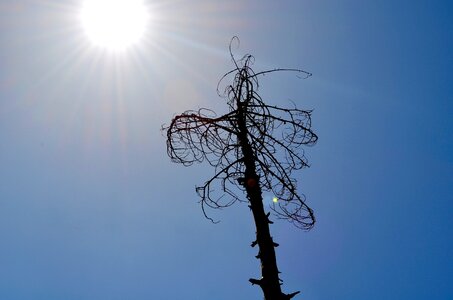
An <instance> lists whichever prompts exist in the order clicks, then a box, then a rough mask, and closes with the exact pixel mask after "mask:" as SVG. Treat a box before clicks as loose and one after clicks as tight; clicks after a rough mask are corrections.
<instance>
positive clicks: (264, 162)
mask: <svg viewBox="0 0 453 300" xmlns="http://www.w3.org/2000/svg"><path fill="white" fill-rule="evenodd" d="M234 41H238V39H237V38H236V37H235V38H233V39H232V41H231V43H230V47H229V51H230V55H231V59H232V61H233V63H234V66H235V67H234V69H233V70H231V71H229V72H228V73H226V74H225V75H224V76H223V77H222V78H221V79H220V81H219V84H218V86H217V92H218V94H219V96H221V97H223V98H225V99H226V103H227V106H228V113H226V114H224V115H221V116H217V115H216V114H215V113H214V112H213V111H212V110H209V109H205V108H203V109H200V110H198V111H186V112H184V113H182V114H180V115H177V116H175V117H174V118H173V120H172V121H171V124H170V125H169V126H163V128H162V129H163V130H165V131H166V134H167V153H168V155H169V157H170V158H171V160H172V161H173V162H177V163H181V164H183V165H185V166H190V165H192V164H193V163H194V162H203V161H207V162H208V163H209V164H210V165H211V166H213V167H214V169H215V174H214V176H212V177H211V178H210V179H209V180H207V181H206V182H205V183H204V184H203V185H202V186H199V187H197V188H196V191H197V193H198V195H199V196H200V198H201V201H200V202H201V207H202V211H203V213H204V215H205V217H207V218H208V219H210V220H211V221H213V222H214V220H213V219H212V218H210V217H209V216H208V215H207V212H206V207H211V208H223V207H228V206H231V205H232V204H234V203H235V202H237V201H240V202H246V201H244V200H242V199H241V197H240V195H243V194H244V193H245V194H246V196H247V199H248V204H249V207H250V209H251V211H252V213H253V218H254V221H255V225H256V240H255V241H253V242H252V244H251V246H252V247H255V246H256V245H258V248H259V252H258V255H257V256H256V258H258V259H259V260H260V262H261V273H262V278H261V279H253V278H252V279H250V280H249V281H250V282H251V283H252V284H253V285H255V284H256V285H259V286H260V287H261V289H262V291H263V294H264V298H265V299H266V300H283V299H291V298H292V297H294V296H295V295H296V294H298V293H299V292H295V293H291V294H284V293H283V292H282V291H281V280H280V278H279V273H280V272H279V271H278V268H277V260H276V255H275V247H277V246H278V244H277V243H275V242H274V241H273V239H272V237H271V235H270V230H269V224H272V221H271V220H270V218H269V217H270V212H266V211H265V209H264V205H263V196H262V192H263V191H264V192H268V193H272V194H273V195H275V198H274V201H273V203H272V205H271V207H270V209H271V210H272V211H273V213H274V215H275V216H276V217H277V218H279V219H286V220H288V221H290V222H291V223H293V224H294V225H295V226H297V227H299V228H302V229H305V230H308V229H310V228H311V227H312V226H313V225H314V223H315V218H314V215H313V211H312V209H311V208H310V207H308V206H307V204H306V203H305V197H304V196H303V195H302V194H299V193H298V192H297V189H296V180H295V179H294V178H292V177H291V175H292V173H293V171H295V170H299V169H302V168H304V167H307V166H308V165H307V160H306V158H305V156H304V151H303V149H302V146H304V145H307V146H309V145H313V144H315V143H316V140H317V136H316V134H315V133H314V132H313V131H312V129H311V111H306V110H300V109H298V108H296V107H295V105H294V107H293V108H281V107H278V106H273V105H269V104H266V103H265V102H264V101H263V100H262V98H261V97H260V95H259V94H258V88H259V84H258V77H260V76H262V75H265V74H268V73H273V72H279V71H291V72H297V73H299V74H303V76H304V78H307V77H309V76H311V74H310V73H308V72H305V71H303V70H300V69H272V70H266V71H261V72H257V73H255V72H254V71H253V69H252V68H251V66H252V65H253V62H254V58H253V56H251V55H245V56H244V57H242V58H241V59H236V58H235V57H234V55H233V53H232V50H231V47H232V43H233V42H234ZM229 78H231V79H232V83H231V84H227V85H226V87H225V89H224V90H223V92H220V86H221V84H223V82H224V81H225V80H227V79H229ZM215 184H220V186H221V189H220V190H219V191H218V192H216V191H215V189H214V185H215Z"/></svg>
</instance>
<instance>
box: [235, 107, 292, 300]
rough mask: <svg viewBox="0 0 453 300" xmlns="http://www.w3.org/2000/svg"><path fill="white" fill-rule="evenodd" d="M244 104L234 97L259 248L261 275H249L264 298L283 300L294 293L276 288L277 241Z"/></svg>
mask: <svg viewBox="0 0 453 300" xmlns="http://www.w3.org/2000/svg"><path fill="white" fill-rule="evenodd" d="M244 105H247V102H245V103H244V102H239V101H238V129H239V135H238V138H239V144H240V146H241V149H242V153H243V155H244V165H245V174H244V175H245V177H244V186H245V189H246V191H247V198H248V199H249V202H250V209H251V211H252V213H253V218H254V221H255V226H256V240H255V241H254V242H253V243H252V247H254V246H256V245H258V248H259V252H258V255H257V256H256V258H258V259H259V260H260V262H261V276H262V277H261V279H250V280H249V281H250V282H251V283H252V284H257V285H259V286H260V287H261V289H262V290H263V294H264V299H265V300H283V299H290V298H292V297H294V296H295V295H296V294H297V293H298V292H297V293H294V294H292V295H285V294H283V293H282V290H281V288H280V279H279V276H278V274H279V271H278V268H277V258H276V255H275V247H276V246H278V244H276V243H274V241H273V240H272V237H271V234H270V230H269V224H270V223H271V221H270V220H269V214H266V212H265V211H264V206H263V196H262V192H261V187H260V183H259V176H258V175H257V173H256V166H255V159H254V154H253V151H252V147H251V146H250V142H249V140H248V138H247V134H248V131H247V126H246V120H245V118H246V116H245V113H244V107H243V106H244Z"/></svg>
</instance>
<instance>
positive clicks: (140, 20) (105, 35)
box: [80, 0, 149, 51]
mask: <svg viewBox="0 0 453 300" xmlns="http://www.w3.org/2000/svg"><path fill="white" fill-rule="evenodd" d="M80 18H81V21H82V25H83V28H84V30H85V32H86V33H87V35H88V37H89V39H90V40H91V41H92V42H93V43H94V44H95V45H96V46H100V47H102V48H105V49H107V50H112V51H117V50H123V49H126V48H127V47H129V46H131V45H133V44H136V43H137V42H138V41H139V40H140V39H141V38H142V37H143V35H144V34H145V29H146V26H147V23H148V19H149V12H148V11H147V8H146V7H145V5H144V4H143V1H142V0H85V1H84V2H83V4H82V9H81V13H80Z"/></svg>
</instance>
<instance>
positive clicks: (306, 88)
mask: <svg viewBox="0 0 453 300" xmlns="http://www.w3.org/2000/svg"><path fill="white" fill-rule="evenodd" d="M147 4H148V5H149V6H150V8H152V9H153V10H154V12H155V16H156V20H155V22H154V24H153V26H152V28H151V30H150V31H149V32H148V35H147V37H146V42H145V43H144V44H142V46H140V47H137V48H135V49H133V51H129V52H128V53H125V54H123V55H116V56H114V55H108V54H106V53H104V52H102V51H101V50H99V49H96V48H94V47H92V46H91V45H90V44H89V42H88V41H87V39H86V37H85V36H84V33H83V32H82V30H81V28H80V24H79V23H78V20H77V17H76V15H77V10H78V7H79V6H80V1H76V0H69V1H57V0H52V1H51V0H34V1H33V0H2V1H1V2H0V140H1V143H0V166H1V168H0V242H1V245H0V266H1V267H0V299H5V300H18V299H43V300H44V299H45V300H49V299H67V300H71V299H74V300H75V299H87V300H91V299H93V300H94V299H96V300H100V299H101V300H102V299H105V300H114V299H118V300H119V299H132V300H144V299H197V300H204V299H210V300H211V299H216V300H226V299H228V300H230V299H261V298H262V295H261V291H260V290H259V288H257V287H252V286H251V285H250V284H249V283H248V281H247V280H248V278H250V277H257V276H259V264H258V261H257V260H256V259H254V257H253V256H254V255H255V254H256V250H254V249H251V248H250V247H249V244H250V242H251V241H252V239H253V237H254V227H253V223H252V219H251V214H250V213H249V210H248V208H247V207H246V206H245V205H238V206H235V207H232V208H230V209H227V210H223V211H221V212H212V214H213V216H214V217H216V218H219V219H220V220H221V223H219V224H217V225H213V224H211V223H209V222H208V221H207V220H205V219H204V218H203V216H202V213H201V211H200V207H199V205H198V203H197V201H198V199H197V197H196V194H195V191H194V186H195V185H196V184H200V183H202V182H203V180H204V179H205V178H207V177H208V176H209V175H210V174H212V170H211V169H210V168H208V167H206V166H195V167H192V168H184V167H182V166H180V165H176V164H172V163H171V162H170V161H169V159H168V158H167V156H166V152H165V139H164V137H163V136H162V134H161V132H160V131H159V129H160V126H161V125H162V124H163V123H168V122H169V121H170V119H171V117H172V116H173V115H174V114H175V113H178V112H182V111H184V110H187V109H196V108H199V107H202V106H205V107H211V108H215V109H217V110H218V111H219V112H221V111H222V110H224V106H223V103H222V100H221V99H220V98H218V97H217V95H216V90H215V88H216V84H217V80H218V79H219V78H220V76H221V75H222V74H223V73H224V72H226V71H228V70H229V69H230V68H231V63H230V61H229V57H228V52H227V46H228V43H229V40H230V39H231V37H232V36H233V35H237V36H239V37H240V39H241V45H240V47H239V48H238V49H237V50H236V51H237V53H238V55H240V54H244V53H247V52H250V53H252V54H254V55H255V57H256V65H255V66H256V69H257V70H262V69H266V68H273V67H297V68H303V69H305V70H308V71H310V72H312V73H313V74H314V75H313V77H311V78H310V79H308V80H300V79H297V78H296V77H295V76H292V75H290V74H286V75H285V74H276V75H275V76H272V77H271V76H266V77H265V78H263V79H262V81H261V86H262V90H261V91H262V96H263V98H264V99H267V100H268V101H269V102H270V103H273V104H278V105H288V104H289V101H288V100H289V99H291V100H293V101H294V102H296V103H297V105H298V106H299V107H300V108H306V109H314V113H313V126H314V128H315V130H316V132H317V133H318V135H319V137H320V139H319V142H318V144H317V145H316V146H315V147H313V148H309V149H307V156H308V158H309V161H310V163H311V168H310V169H307V170H305V171H302V172H300V173H298V174H297V175H296V177H297V179H298V180H299V182H300V186H299V188H300V190H301V192H303V193H305V194H306V196H307V199H308V202H309V204H310V205H311V207H312V208H313V209H314V210H315V213H316V216H317V220H318V223H317V224H316V226H315V228H314V229H313V230H312V231H310V232H302V231H298V230H296V229H295V228H293V227H291V225H290V224H289V223H278V224H276V225H275V226H273V227H272V228H271V230H272V232H273V235H274V236H275V239H276V241H277V242H279V243H280V245H281V246H280V247H279V248H278V251H277V255H278V261H279V266H280V269H281V271H282V272H283V274H282V278H283V280H284V285H283V288H284V291H286V292H292V291H295V290H301V291H302V293H301V295H300V296H298V297H297V299H307V300H330V299H336V300H343V299H344V300H346V299H347V300H362V299H367V300H373V299H375V300H382V299H389V300H391V299H395V300H401V299H411V300H417V299H445V300H447V299H453V284H452V283H453V250H452V249H453V241H452V236H453V223H452V212H453V201H452V200H453V196H452V192H453V104H452V103H453V96H452V95H453V84H452V83H453V75H452V74H453V73H452V69H453V54H452V53H453V18H452V15H453V14H452V13H453V4H452V3H451V1H427V0H426V1H422V0H413V1H403V0H396V1H388V0H384V1H357V0H347V1H333V0H330V1H327V0H326V1H305V0H297V1H296V0H293V1H267V0H261V1H256V0H251V1H243V0H241V1H239V0H230V1H212V0H209V1H208V0H192V1H185V0H184V1H183V0H179V1H175V0H169V1H162V0H159V1H152V0H149V1H147Z"/></svg>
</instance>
